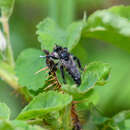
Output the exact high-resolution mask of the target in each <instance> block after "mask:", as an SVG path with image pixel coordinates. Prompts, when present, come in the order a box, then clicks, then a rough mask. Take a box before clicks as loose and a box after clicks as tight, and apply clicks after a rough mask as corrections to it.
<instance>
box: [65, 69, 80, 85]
mask: <svg viewBox="0 0 130 130" xmlns="http://www.w3.org/2000/svg"><path fill="white" fill-rule="evenodd" d="M67 71H68V72H69V74H70V75H71V77H72V78H73V80H74V81H75V83H76V84H77V85H80V84H81V76H80V72H79V70H78V69H77V68H71V69H69V70H67Z"/></svg>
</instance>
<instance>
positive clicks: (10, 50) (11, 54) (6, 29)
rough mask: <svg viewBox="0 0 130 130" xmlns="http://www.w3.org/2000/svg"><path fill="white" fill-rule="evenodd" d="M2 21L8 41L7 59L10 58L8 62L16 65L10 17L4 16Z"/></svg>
mask: <svg viewBox="0 0 130 130" xmlns="http://www.w3.org/2000/svg"><path fill="white" fill-rule="evenodd" d="M1 22H2V25H3V30H4V33H5V38H6V42H7V52H6V53H7V60H8V63H9V64H10V65H11V66H13V67H14V65H15V62H14V57H13V51H12V47H11V42H10V34H9V24H8V18H6V17H5V16H2V18H1Z"/></svg>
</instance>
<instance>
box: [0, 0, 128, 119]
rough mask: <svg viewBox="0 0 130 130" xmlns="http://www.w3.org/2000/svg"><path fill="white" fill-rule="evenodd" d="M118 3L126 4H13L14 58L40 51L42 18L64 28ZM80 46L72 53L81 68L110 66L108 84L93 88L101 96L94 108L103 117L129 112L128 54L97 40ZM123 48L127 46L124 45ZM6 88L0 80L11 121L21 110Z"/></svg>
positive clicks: (85, 0) (80, 0)
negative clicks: (96, 63)
mask: <svg viewBox="0 0 130 130" xmlns="http://www.w3.org/2000/svg"><path fill="white" fill-rule="evenodd" d="M121 3H122V4H129V1H128V0H126V1H125V2H124V1H119V2H117V1H115V2H113V1H112V0H77V1H74V0H66V1H65V2H62V3H61V1H60V0H56V2H54V1H52V0H37V1H33V0H28V1H25V0H18V1H16V3H15V8H14V12H13V15H12V16H11V20H10V32H11V42H12V46H13V50H14V56H15V58H17V56H18V54H19V53H20V52H21V51H22V50H23V49H25V48H30V47H36V48H40V44H39V42H38V40H37V36H36V34H35V32H36V24H37V23H38V22H39V21H41V20H42V19H43V17H44V18H45V17H46V16H50V17H51V18H53V19H54V20H55V21H56V22H57V23H58V24H59V26H61V27H63V28H65V27H66V26H67V25H68V24H70V23H71V22H72V21H73V20H75V19H79V18H82V17H83V11H87V15H90V13H92V12H94V11H95V10H97V9H102V8H105V7H108V6H112V5H115V4H121ZM67 5H68V6H67ZM59 10H61V11H59ZM115 13H116V12H115ZM126 17H127V16H126ZM122 42H123V41H122ZM79 43H83V44H82V45H81V44H79V45H78V46H77V47H76V48H75V49H74V50H73V52H74V54H75V55H77V56H78V57H79V58H80V59H81V61H82V62H83V64H84V65H85V64H88V63H89V62H91V61H95V60H101V61H104V62H107V63H110V64H111V66H112V74H111V79H110V82H109V83H108V84H107V85H106V87H104V88H98V87H97V88H96V90H97V92H98V93H99V94H100V97H99V102H98V105H97V106H98V108H99V109H100V111H101V112H102V113H103V114H104V115H107V116H113V115H114V114H116V113H118V112H120V111H121V110H126V109H130V102H129V100H130V96H129V93H130V80H129V77H130V74H129V66H130V58H129V57H130V54H129V53H128V52H125V51H124V50H122V49H119V48H117V47H115V46H114V45H108V44H105V43H103V42H101V41H100V40H96V39H87V41H86V39H84V38H83V39H81V40H80V42H79ZM125 48H127V47H126V46H125ZM79 53H80V55H79ZM85 61H86V62H85ZM7 86H8V85H7V84H5V83H4V82H3V81H0V101H1V102H6V103H7V104H8V106H9V107H10V108H11V109H12V110H13V112H12V114H11V118H14V117H16V115H17V113H18V112H19V111H20V109H21V107H22V103H20V102H19V99H17V98H16V96H14V95H12V96H11V95H10V94H11V92H12V89H10V88H9V86H8V87H7Z"/></svg>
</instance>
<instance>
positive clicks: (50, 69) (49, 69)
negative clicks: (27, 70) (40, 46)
mask: <svg viewBox="0 0 130 130" xmlns="http://www.w3.org/2000/svg"><path fill="white" fill-rule="evenodd" d="M43 52H44V53H45V54H46V56H40V57H41V58H46V65H47V66H46V67H44V68H42V69H40V70H39V71H37V72H36V74H37V73H39V72H41V71H46V73H48V77H47V79H48V80H47V82H48V83H49V85H48V86H47V87H45V88H44V90H47V89H49V88H51V87H53V89H55V90H57V89H58V90H59V89H60V88H61V84H60V82H59V80H58V78H57V76H56V71H57V67H56V64H55V63H54V61H53V60H52V59H50V58H49V57H48V55H49V52H48V51H47V50H43Z"/></svg>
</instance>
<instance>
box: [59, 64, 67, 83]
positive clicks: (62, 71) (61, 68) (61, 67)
mask: <svg viewBox="0 0 130 130" xmlns="http://www.w3.org/2000/svg"><path fill="white" fill-rule="evenodd" d="M60 71H61V76H62V78H63V82H64V84H66V80H65V74H64V67H63V66H62V65H61V66H60Z"/></svg>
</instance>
